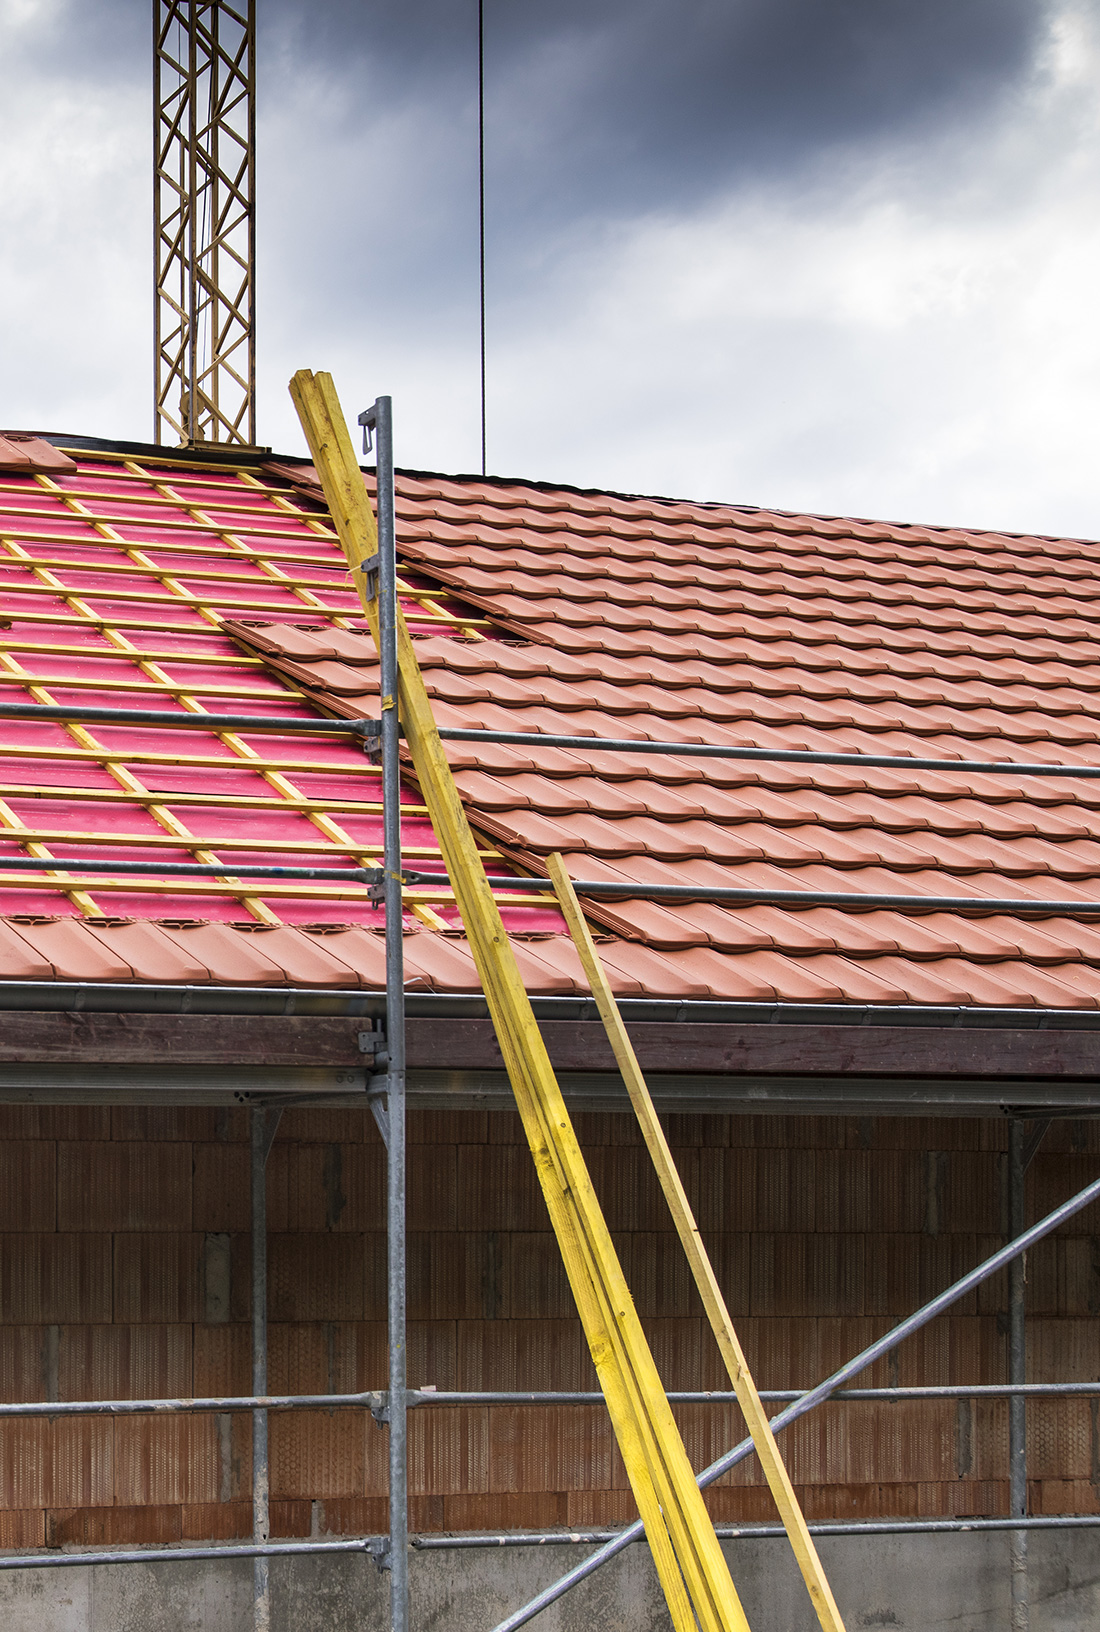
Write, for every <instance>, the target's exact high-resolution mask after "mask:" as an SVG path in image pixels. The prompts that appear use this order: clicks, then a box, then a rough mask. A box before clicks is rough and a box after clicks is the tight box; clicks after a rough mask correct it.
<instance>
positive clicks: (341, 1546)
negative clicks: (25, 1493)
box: [0, 1536, 381, 1570]
mask: <svg viewBox="0 0 1100 1632" xmlns="http://www.w3.org/2000/svg"><path fill="white" fill-rule="evenodd" d="M380 1549H381V1543H380V1541H379V1539H378V1538H377V1537H374V1536H362V1537H360V1536H357V1537H349V1538H348V1539H347V1540H346V1541H269V1542H267V1543H266V1544H265V1545H264V1546H257V1545H255V1544H254V1543H242V1544H241V1545H239V1546H238V1545H237V1544H236V1543H233V1542H229V1543H226V1544H224V1545H220V1546H216V1547H141V1548H127V1549H125V1550H122V1549H120V1550H118V1551H107V1550H104V1551H100V1552H79V1553H9V1554H6V1555H0V1570H59V1569H61V1570H63V1569H73V1568H75V1567H80V1566H83V1567H84V1568H87V1567H88V1566H89V1565H92V1564H94V1565H96V1566H97V1567H98V1566H99V1565H101V1564H169V1563H171V1564H181V1563H182V1564H187V1563H191V1562H193V1561H196V1560H198V1559H209V1558H253V1559H255V1558H263V1559H268V1558H286V1557H288V1556H293V1554H295V1553H378V1552H379V1551H380Z"/></svg>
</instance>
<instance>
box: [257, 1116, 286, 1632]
mask: <svg viewBox="0 0 1100 1632" xmlns="http://www.w3.org/2000/svg"><path fill="white" fill-rule="evenodd" d="M281 1115H282V1112H281V1111H268V1110H264V1109H263V1107H262V1106H254V1107H253V1109H252V1111H251V1113H250V1116H251V1124H252V1126H251V1134H252V1393H253V1394H254V1395H257V1394H266V1393H267V1157H268V1152H269V1151H270V1149H271V1141H272V1140H273V1139H274V1137H275V1129H276V1128H277V1127H278V1125H279V1118H280V1116H281ZM269 1507H270V1475H269V1467H268V1455H267V1412H266V1411H262V1410H258V1411H253V1413H252V1539H253V1541H254V1542H258V1543H265V1542H267V1541H268V1540H269V1538H270V1534H271V1525H270V1514H269ZM267 1566H268V1561H267V1559H266V1558H254V1559H253V1560H252V1624H253V1628H254V1632H270V1629H271V1590H270V1583H269V1580H268V1567H267Z"/></svg>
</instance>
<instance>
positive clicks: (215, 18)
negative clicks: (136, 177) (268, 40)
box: [153, 0, 256, 446]
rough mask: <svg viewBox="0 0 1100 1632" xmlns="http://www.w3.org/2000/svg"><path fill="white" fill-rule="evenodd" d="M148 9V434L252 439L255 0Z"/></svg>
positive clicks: (187, 1)
mask: <svg viewBox="0 0 1100 1632" xmlns="http://www.w3.org/2000/svg"><path fill="white" fill-rule="evenodd" d="M153 17H154V31H155V32H154V40H153V120H154V130H153V197H154V207H153V213H154V222H153V241H154V271H155V290H154V308H155V317H154V430H153V435H154V439H155V441H157V442H159V443H166V442H178V443H182V444H184V445H187V446H192V445H195V444H202V443H223V444H232V445H237V446H239V445H245V446H254V445H255V442H256V327H255V305H254V279H255V212H254V191H255V169H256V161H255V148H256V144H255V94H254V93H255V57H256V52H255V44H256V18H255V0H237V3H236V4H235V5H229V4H226V3H224V0H154V11H153Z"/></svg>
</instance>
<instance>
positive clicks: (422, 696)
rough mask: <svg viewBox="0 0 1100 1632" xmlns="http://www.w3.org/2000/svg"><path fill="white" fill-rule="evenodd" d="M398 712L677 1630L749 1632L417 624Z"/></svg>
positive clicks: (362, 521)
mask: <svg viewBox="0 0 1100 1632" xmlns="http://www.w3.org/2000/svg"><path fill="white" fill-rule="evenodd" d="M291 395H292V397H293V399H294V402H295V406H296V407H297V409H298V414H299V418H300V419H301V422H302V426H303V429H304V431H305V434H306V440H307V442H308V444H309V447H310V451H311V453H312V455H313V460H314V464H315V466H316V468H317V471H318V474H319V475H320V477H321V481H322V484H323V487H324V491H325V497H326V499H327V501H328V505H329V510H330V513H331V515H332V518H333V521H334V523H335V525H336V530H337V532H338V533H339V535H340V539H341V542H342V544H343V546H344V550H345V553H346V555H347V559H348V565H349V567H350V569H351V571H352V574H353V577H354V580H355V583H356V587H357V588H358V590H359V593H360V596H361V598H362V600H363V605H364V607H365V610H366V613H367V618H368V621H369V623H370V625H371V631H372V634H373V635H374V636H375V639H376V640H377V638H378V607H377V601H376V600H373V599H371V598H370V596H369V595H368V591H367V585H366V581H365V577H364V574H363V573H362V571H361V570H360V563H361V562H362V561H363V560H364V559H365V558H366V557H367V556H369V555H371V554H373V553H374V551H375V549H376V548H377V531H376V527H375V522H374V515H373V512H372V510H371V507H370V503H369V501H368V499H367V494H366V489H365V487H364V485H363V481H362V477H361V474H360V472H359V469H358V466H357V464H356V461H355V455H354V453H353V451H352V446H351V440H350V438H349V436H348V432H347V427H346V425H345V423H344V419H343V415H342V412H341V410H340V405H339V402H338V400H337V398H336V392H335V389H334V387H333V385H332V381H331V378H330V377H329V376H328V375H324V374H321V375H317V376H314V375H312V374H310V373H309V372H308V371H305V370H303V371H301V372H300V373H298V374H296V375H295V377H294V379H293V380H292V382H291ZM398 661H399V677H400V699H399V704H400V710H401V717H402V724H403V726H404V730H405V736H406V741H407V743H408V745H409V749H410V752H411V754H412V758H413V764H414V767H415V769H416V772H417V776H418V778H419V781H420V786H421V790H422V792H423V796H424V801H425V803H426V804H427V806H428V808H429V811H430V813H431V817H432V823H433V826H434V828H435V833H436V837H437V839H438V840H439V843H440V847H441V849H442V851H443V856H444V860H445V861H446V864H447V870H448V873H449V875H450V878H451V882H452V886H453V888H454V892H455V897H456V899H457V901H458V903H459V907H460V910H461V913H462V918H463V922H464V924H465V926H466V932H467V936H468V939H469V943H470V948H471V951H472V953H473V956H474V960H475V962H476V964H477V967H478V972H479V974H480V976H481V981H482V986H483V989H484V991H485V995H486V999H487V1001H488V1004H489V1008H490V1012H491V1014H492V1017H493V1021H494V1025H495V1028H496V1033H497V1038H498V1042H499V1044H500V1048H501V1053H502V1055H503V1058H504V1061H505V1064H506V1066H507V1068H508V1073H509V1077H510V1080H511V1082H512V1088H513V1092H514V1093H515V1097H516V1103H517V1106H518V1109H519V1112H520V1117H521V1119H522V1121H523V1125H524V1130H525V1132H526V1135H527V1139H528V1143H529V1145H530V1148H531V1153H532V1156H533V1158H534V1161H535V1168H536V1172H537V1174H538V1177H539V1180H540V1183H541V1185H542V1190H543V1195H544V1198H545V1200H546V1204H547V1209H548V1211H549V1213H550V1218H551V1222H552V1224H553V1226H554V1230H555V1233H556V1235H557V1238H558V1242H559V1245H560V1247H561V1252H562V1257H563V1261H564V1263H565V1267H566V1272H567V1274H568V1276H569V1281H570V1285H571V1287H572V1289H573V1295H574V1298H575V1300H576V1303H577V1307H578V1311H579V1313H580V1316H581V1320H582V1322H583V1324H584V1328H585V1332H586V1335H587V1337H588V1342H589V1347H590V1350H591V1353H592V1358H593V1361H594V1363H595V1366H596V1370H597V1374H598V1375H599V1378H600V1383H601V1387H602V1388H603V1391H604V1396H605V1398H606V1400H607V1404H608V1410H609V1412H610V1414H611V1418H612V1422H613V1424H614V1427H615V1433H616V1437H617V1439H618V1442H619V1446H620V1449H621V1452H622V1456H623V1461H624V1464H625V1466H626V1469H627V1473H628V1476H629V1478H630V1481H631V1486H632V1488H633V1490H634V1493H635V1497H636V1500H637V1502H638V1506H639V1510H640V1512H641V1515H642V1518H643V1521H644V1523H645V1527H646V1535H647V1537H648V1539H649V1542H650V1547H651V1550H652V1553H653V1558H654V1562H655V1564H656V1567H657V1571H658V1574H659V1576H660V1579H661V1584H662V1588H663V1590H664V1592H665V1597H666V1601H667V1603H668V1606H669V1612H670V1614H671V1616H672V1619H673V1622H674V1624H675V1626H676V1627H677V1628H678V1632H688V1629H689V1628H694V1627H695V1626H696V1624H697V1625H698V1627H699V1628H700V1629H701V1632H733V1629H737V1632H742V1629H745V1632H747V1622H746V1621H745V1617H744V1612H743V1611H742V1609H741V1605H740V1602H739V1600H738V1598H737V1594H736V1592H735V1590H734V1587H733V1583H732V1581H731V1580H730V1576H729V1571H728V1569H727V1567H726V1563H725V1559H724V1558H723V1556H722V1552H721V1548H720V1547H719V1545H718V1540H717V1537H716V1536H715V1533H714V1528H713V1526H712V1525H711V1523H710V1520H709V1518H708V1516H707V1512H706V1508H705V1506H704V1504H703V1499H702V1495H701V1493H700V1491H699V1488H698V1486H697V1485H696V1483H695V1478H694V1475H693V1473H692V1470H691V1465H690V1463H689V1461H688V1458H687V1453H686V1451H685V1450H684V1446H683V1441H682V1440H681V1438H680V1435H679V1431H678V1429H677V1427H676V1423H675V1420H674V1418H673V1415H672V1411H671V1409H670V1407H669V1404H668V1400H667V1398H666V1397H665V1394H664V1390H663V1388H662V1386H661V1382H660V1378H659V1376H658V1374H657V1368H656V1366H655V1365H654V1362H653V1357H652V1355H651V1353H650V1351H649V1347H648V1344H647V1343H646V1340H645V1336H644V1333H643V1332H642V1328H641V1323H640V1321H639V1320H638V1316H637V1312H636V1310H635V1308H634V1303H633V1300H632V1298H631V1296H630V1291H629V1289H628V1287H627V1285H626V1281H625V1279H624V1277H623V1273H622V1269H621V1267H620V1265H619V1261H618V1258H617V1256H616V1254H615V1250H614V1247H613V1245H612V1242H611V1237H610V1234H609V1232H608V1229H607V1225H606V1222H605V1220H604V1218H603V1214H602V1212H601V1211H600V1207H599V1204H598V1202H597V1200H596V1196H595V1192H594V1190H593V1188H592V1182H591V1179H590V1177H589V1174H588V1170H587V1167H586V1166H585V1163H584V1159H583V1156H582V1155H581V1151H580V1146H579V1145H578V1143H577V1139H576V1135H575V1133H574V1131H573V1126H572V1123H571V1121H570V1119H569V1115H568V1112H567V1110H566V1107H565V1102H564V1100H563V1099H562V1097H561V1091H560V1089H559V1087H558V1084H557V1081H556V1079H555V1077H554V1073H553V1069H552V1067H551V1065H550V1061H549V1056H548V1055H547V1053H546V1048H545V1045H544V1043H543V1041H542V1037H541V1034H540V1032H539V1029H538V1026H537V1024H536V1022H535V1018H534V1014H533V1012H532V1009H531V1005H530V1001H529V999H528V997H527V994H526V992H525V991H524V988H523V982H522V979H521V977H520V974H519V970H518V967H517V965H516V961H515V957H514V954H513V953H512V949H511V946H510V945H509V942H508V938H507V935H506V933H505V930H504V926H503V923H502V921H501V918H500V913H499V911H498V909H497V905H496V902H495V901H494V899H493V895H492V891H491V889H490V887H489V884H488V881H487V879H486V876H485V870H484V868H483V867H482V865H481V861H480V858H479V857H478V855H477V847H476V844H475V842H474V839H473V835H472V833H471V831H470V827H469V824H468V822H467V820H466V815H465V811H464V810H463V807H462V803H461V801H460V799H459V796H458V791H457V789H456V787H455V784H454V780H453V778H452V776H451V772H450V767H449V765H448V763H447V758H446V754H445V753H444V750H443V745H442V743H441V741H440V739H439V734H438V731H437V729H436V726H435V720H434V718H433V715H432V710H431V703H430V701H429V698H428V694H427V690H426V687H425V685H424V681H423V677H422V675H421V673H420V668H419V664H418V663H417V660H416V653H415V648H414V646H413V643H412V641H411V639H410V637H409V633H408V628H407V626H406V624H405V621H404V619H403V618H400V617H399V627H398Z"/></svg>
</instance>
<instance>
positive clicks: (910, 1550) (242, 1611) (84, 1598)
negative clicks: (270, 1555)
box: [0, 1530, 1100, 1632]
mask: <svg viewBox="0 0 1100 1632" xmlns="http://www.w3.org/2000/svg"><path fill="white" fill-rule="evenodd" d="M1029 1554H1030V1564H1031V1601H1032V1610H1031V1628H1032V1632H1094V1629H1095V1628H1097V1627H1100V1530H1084V1531H1080V1530H1079V1531H1063V1532H1060V1533H1058V1532H1047V1533H1045V1534H1038V1533H1033V1534H1032V1535H1031V1536H1030V1537H1029ZM579 1556H580V1550H579V1549H574V1548H566V1547H560V1548H559V1547H554V1548H545V1549H534V1548H531V1549H522V1550H519V1549H514V1550H513V1549H507V1550H505V1549H495V1550H488V1549H486V1550H484V1551H483V1550H478V1551H466V1552H450V1553H443V1552H438V1553H420V1554H414V1557H413V1614H412V1624H413V1628H414V1632H489V1628H491V1627H492V1626H493V1625H494V1624H495V1623H496V1622H497V1621H498V1620H499V1619H500V1618H501V1617H502V1616H503V1615H504V1614H506V1613H507V1612H508V1611H509V1610H511V1609H514V1608H516V1607H518V1606H519V1605H520V1604H521V1603H523V1602H524V1601H525V1600H526V1599H527V1598H529V1597H531V1596H532V1594H534V1593H535V1592H536V1591H538V1590H539V1589H540V1588H541V1587H542V1586H545V1585H547V1584H548V1583H549V1582H551V1581H554V1580H556V1579H557V1577H558V1576H559V1575H560V1574H562V1572H563V1571H564V1570H565V1568H567V1567H568V1564H569V1563H570V1562H571V1561H575V1560H576V1559H577V1558H578V1557H579ZM727 1556H728V1557H729V1559H730V1566H731V1570H732V1572H733V1578H734V1581H735V1582H736V1583H737V1587H738V1591H739V1593H740V1595H741V1599H742V1602H743V1604H744V1607H745V1612H746V1615H747V1617H748V1620H749V1624H750V1626H751V1627H752V1629H753V1632H814V1629H815V1628H816V1625H817V1623H816V1620H815V1619H814V1616H813V1613H812V1611H811V1609H810V1607H809V1602H808V1600H807V1598H806V1595H805V1591H804V1589H803V1587H802V1583H801V1580H800V1578H799V1576H798V1572H797V1570H796V1569H795V1566H794V1563H793V1561H792V1559H791V1556H790V1553H789V1551H788V1549H787V1547H786V1544H785V1543H784V1542H782V1541H777V1540H776V1541H773V1540H766V1541H741V1542H731V1543H728V1544H727ZM821 1556H822V1559H823V1561H824V1564H825V1568H826V1570H827V1572H828V1574H829V1578H830V1580H831V1582H832V1585H833V1590H834V1592H835V1594H836V1597H837V1601H838V1603H839V1605H840V1609H841V1613H842V1615H843V1616H844V1620H845V1624H846V1626H847V1627H848V1629H849V1632H878V1629H882V1632H1001V1629H1003V1628H1006V1627H1007V1625H1008V1619H1009V1601H1008V1538H1007V1536H1005V1535H1003V1534H997V1535H973V1534H970V1535H967V1534H960V1535H952V1536H882V1537H858V1538H855V1537H853V1538H850V1539H843V1538H838V1539H832V1540H823V1541H822V1543H821ZM271 1574H272V1582H273V1588H274V1593H273V1628H272V1632H384V1629H385V1627H386V1624H387V1606H388V1593H389V1585H388V1577H386V1576H384V1575H380V1574H379V1572H378V1571H377V1569H376V1568H375V1566H374V1564H373V1562H372V1561H371V1560H370V1559H368V1558H364V1557H346V1556H345V1557H329V1558H324V1557H312V1558H300V1559H293V1560H287V1559H273V1560H272V1565H271ZM534 1624H537V1626H538V1628H539V1632H594V1629H599V1632H665V1629H666V1628H667V1627H668V1617H667V1614H666V1613H665V1610H664V1605H663V1601H662V1599H661V1594H660V1590H659V1588H658V1585H657V1580H656V1576H655V1575H654V1572H653V1569H652V1566H651V1565H650V1563H649V1559H648V1555H647V1554H646V1553H645V1552H644V1550H643V1549H641V1548H637V1547H636V1548H632V1549H630V1551H629V1552H628V1553H627V1554H626V1555H624V1556H622V1557H620V1558H619V1559H617V1560H616V1561H615V1562H614V1563H613V1564H611V1565H609V1566H607V1567H606V1568H605V1569H604V1570H602V1571H601V1572H600V1573H599V1574H598V1575H596V1576H594V1577H593V1578H592V1579H591V1580H589V1581H588V1582H586V1583H585V1584H584V1585H583V1586H582V1587H580V1588H579V1589H578V1590H577V1591H576V1592H575V1593H573V1594H571V1595H570V1596H569V1597H567V1598H566V1599H564V1600H563V1601H562V1602H561V1603H560V1604H558V1605H556V1606H555V1607H554V1608H553V1609H551V1610H549V1611H548V1612H547V1613H546V1614H545V1615H544V1616H543V1617H542V1618H541V1619H540V1620H539V1621H538V1622H537V1623H534ZM0 1627H2V1628H3V1632H251V1565H250V1564H249V1563H248V1562H247V1561H240V1560H226V1562H225V1564H218V1563H194V1564H187V1563H180V1564H171V1563H163V1564H150V1565H144V1564H142V1565H125V1566H119V1567H113V1568H110V1567H101V1568H99V1569H95V1570H88V1569H79V1568H71V1569H63V1570H18V1571H14V1570H13V1571H4V1572H0Z"/></svg>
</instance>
